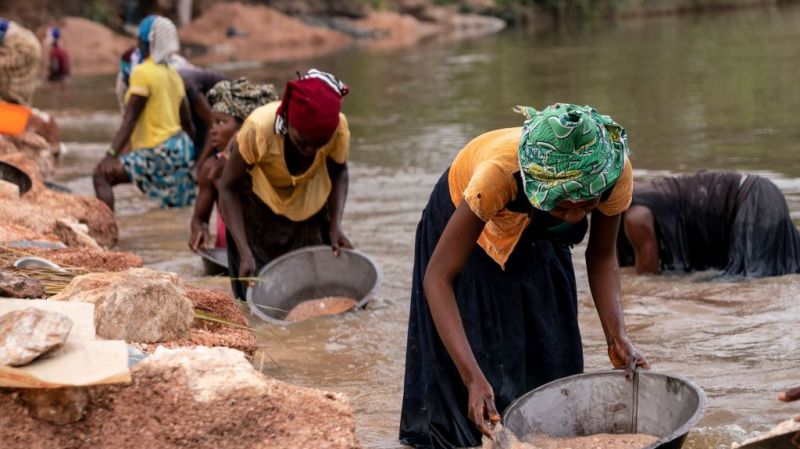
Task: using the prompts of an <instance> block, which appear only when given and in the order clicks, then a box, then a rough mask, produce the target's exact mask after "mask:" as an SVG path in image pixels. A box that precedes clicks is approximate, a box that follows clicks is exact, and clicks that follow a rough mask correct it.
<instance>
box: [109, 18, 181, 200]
mask: <svg viewBox="0 0 800 449" xmlns="http://www.w3.org/2000/svg"><path fill="white" fill-rule="evenodd" d="M179 48H180V44H179V43H178V32H177V30H176V29H175V25H174V24H173V23H172V22H171V21H170V20H169V19H167V18H165V17H160V16H148V17H146V18H145V19H144V20H143V21H142V23H141V24H140V25H139V49H140V50H141V52H142V57H143V58H144V62H142V63H141V64H139V65H137V66H136V67H134V69H133V71H132V72H131V75H130V81H129V88H128V92H127V94H126V100H127V102H126V105H125V114H124V115H123V118H122V124H121V125H120V127H119V130H117V134H116V135H115V136H114V140H112V141H111V149H109V150H108V152H107V153H106V156H105V158H104V159H103V160H102V161H100V163H99V164H98V165H97V167H96V168H95V170H94V175H93V180H94V191H95V195H97V197H98V198H100V199H101V200H103V202H105V203H106V204H108V206H109V207H110V208H111V209H112V210H113V209H114V191H113V190H112V187H113V186H114V185H117V184H124V183H129V182H134V183H136V186H137V187H139V190H141V191H142V192H144V193H145V194H147V196H148V197H149V198H150V199H152V200H155V201H158V202H159V203H160V205H161V206H162V207H184V206H188V205H190V204H191V203H192V202H193V201H194V197H195V188H194V187H195V183H194V177H193V175H192V168H193V167H194V145H193V144H192V140H191V136H192V135H193V134H194V125H192V120H191V113H190V111H189V103H188V102H187V101H186V94H185V90H184V86H183V81H182V80H181V77H180V75H178V72H177V71H176V70H175V68H174V67H172V66H171V65H170V64H169V62H170V57H171V56H172V55H173V54H174V53H175V52H177V51H178V49H179ZM129 141H130V147H128V146H127V145H126V144H127V143H128V142H129ZM123 148H130V150H131V151H123Z"/></svg>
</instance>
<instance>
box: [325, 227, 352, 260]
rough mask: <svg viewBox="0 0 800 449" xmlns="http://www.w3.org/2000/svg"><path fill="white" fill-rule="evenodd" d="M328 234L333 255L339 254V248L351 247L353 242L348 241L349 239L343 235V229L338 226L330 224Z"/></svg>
mask: <svg viewBox="0 0 800 449" xmlns="http://www.w3.org/2000/svg"><path fill="white" fill-rule="evenodd" d="M329 234H330V238H331V248H332V249H333V253H334V254H335V255H337V256H338V255H339V248H349V249H353V244H352V243H350V239H348V238H347V236H346V235H344V231H342V229H341V228H340V227H339V226H334V225H331V228H330V231H329Z"/></svg>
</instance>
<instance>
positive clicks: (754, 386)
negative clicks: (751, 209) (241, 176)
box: [36, 8, 800, 449]
mask: <svg viewBox="0 0 800 449" xmlns="http://www.w3.org/2000/svg"><path fill="white" fill-rule="evenodd" d="M799 40H800V9H796V8H793V9H758V10H751V11H745V12H738V13H731V14H722V15H709V16H698V17H682V18H658V19H648V20H636V21H627V22H621V23H616V24H607V23H600V24H594V25H587V26H585V27H580V28H577V29H570V30H565V31H564V32H560V33H549V32H541V33H533V32H523V31H519V30H510V31H506V32H504V33H502V34H500V35H497V36H491V37H483V38H479V39H474V40H466V41H460V42H429V43H426V44H423V45H421V46H418V47H416V48H413V49H406V50H398V51H392V52H379V51H367V50H362V49H358V48H356V49H353V50H349V51H345V52H341V53H339V54H337V55H334V56H331V57H326V58H319V59H315V60H313V61H307V62H302V63H292V64H278V65H276V64H272V65H268V66H265V67H255V66H253V65H246V64H244V65H242V64H240V65H230V66H228V67H227V69H230V70H231V72H232V73H233V74H244V75H248V76H250V77H253V78H255V79H259V80H269V81H272V82H276V83H278V82H279V81H280V80H282V79H286V78H288V77H290V76H292V75H291V74H292V73H294V71H295V70H303V69H305V68H309V67H319V68H324V69H327V70H331V71H333V72H335V73H337V74H338V75H339V76H340V77H341V78H342V79H343V80H345V81H346V82H348V83H349V84H350V85H351V88H352V93H351V94H350V96H348V97H347V99H346V100H345V102H344V104H345V112H346V113H347V115H348V118H349V121H350V124H351V131H352V136H353V137H352V162H351V176H350V179H351V187H350V196H349V200H348V204H347V210H346V214H345V215H346V216H345V223H346V230H347V232H348V234H349V236H350V237H351V239H352V240H353V241H354V242H355V244H356V245H357V246H358V247H359V248H360V249H361V250H363V251H365V252H367V253H369V254H370V255H372V256H374V257H375V259H376V260H377V261H378V262H379V263H380V264H381V265H382V267H383V270H384V274H385V276H384V283H383V287H382V289H381V292H380V293H381V297H380V298H379V299H378V300H376V301H374V302H372V303H371V304H370V306H369V307H368V310H366V311H363V312H358V313H350V314H345V315H343V316H339V317H333V318H328V317H324V318H318V319H314V320H309V321H306V322H302V323H298V324H296V325H293V326H289V327H285V328H282V327H273V326H270V327H269V328H268V330H269V332H270V333H271V335H272V336H271V337H270V338H268V339H266V340H264V341H262V342H261V344H262V345H263V349H262V353H263V354H265V356H264V357H258V358H257V360H256V362H257V364H258V365H259V367H261V369H263V371H264V372H266V373H267V374H269V375H272V376H275V377H277V378H279V379H282V380H285V381H288V382H292V383H296V384H300V385H305V386H311V387H317V388H323V389H328V390H333V391H339V392H343V393H346V394H347V395H349V396H350V397H351V398H352V403H353V405H354V407H355V410H356V414H357V421H358V433H359V437H360V439H361V441H362V442H363V443H364V445H365V446H367V447H370V448H395V447H399V444H398V443H397V441H396V436H397V427H398V421H399V411H400V401H401V397H402V381H403V364H404V356H405V339H406V322H407V315H408V297H409V289H410V283H411V265H412V258H413V241H414V230H415V227H416V224H417V220H418V219H419V216H420V212H421V210H422V208H423V207H424V205H425V202H426V200H427V197H428V195H429V193H430V189H431V188H432V186H433V184H434V183H435V181H436V179H437V178H438V176H439V175H440V173H441V172H442V171H443V170H444V169H445V167H446V166H447V164H448V163H449V161H450V160H451V158H452V157H453V155H454V154H455V153H456V152H457V151H458V149H459V148H460V147H461V146H462V145H463V144H465V143H466V142H467V141H468V140H469V139H470V138H471V137H473V136H475V135H477V134H479V133H481V132H483V131H486V130H490V129H493V128H498V127H506V126H517V125H518V124H519V118H518V117H517V116H516V115H515V114H513V113H512V112H511V107H512V106H513V105H515V104H520V103H522V104H531V105H536V106H542V105H545V104H547V103H550V102H555V101H570V102H581V103H588V104H592V105H594V106H596V107H597V108H598V109H599V110H600V111H602V112H607V113H610V114H612V115H613V117H614V118H615V119H616V120H617V121H619V122H620V123H622V124H624V125H625V126H626V127H627V129H628V131H629V135H630V143H631V148H632V149H633V160H634V165H635V167H636V172H635V173H636V176H637V178H638V179H647V178H650V177H652V176H656V175H659V174H664V173H679V172H688V171H693V170H696V169H699V168H703V167H707V168H718V169H731V170H748V171H757V172H759V173H761V174H764V175H765V176H768V177H770V178H772V179H773V180H775V182H776V183H777V184H778V185H779V186H780V187H781V188H782V189H783V191H784V192H785V193H786V194H787V197H788V199H789V203H790V208H791V210H792V213H793V215H794V217H795V218H800V148H799V147H800V143H798V136H800V131H798V129H799V128H798V119H797V114H796V113H795V112H794V111H795V110H796V107H797V104H798V101H800V83H797V73H798V70H800V46H798V45H797V42H798V41H799ZM279 86H280V84H279ZM36 101H37V104H38V106H39V107H42V108H44V109H46V110H49V111H52V112H54V113H55V114H57V116H58V119H59V121H60V123H61V126H62V130H63V134H64V137H65V140H66V141H67V144H68V146H69V148H70V153H69V154H68V155H67V156H66V157H65V158H64V160H63V163H62V164H61V167H60V169H59V175H58V180H59V181H62V182H65V183H66V184H67V185H69V186H70V187H72V188H73V189H75V190H76V191H78V192H82V193H91V192H92V187H91V180H90V176H89V174H90V172H91V168H92V166H93V164H94V162H95V161H96V160H98V159H99V158H100V157H101V156H102V154H103V152H104V151H105V149H106V148H107V147H108V142H109V140H110V138H111V136H112V135H113V132H114V130H115V127H116V126H117V124H118V121H119V119H118V111H117V110H116V103H115V101H116V100H115V97H114V83H113V77H109V76H100V77H88V78H77V79H74V80H72V83H71V85H70V86H69V87H68V88H66V89H61V88H58V89H56V88H50V87H45V88H43V89H42V90H40V91H39V92H38V93H37V100H36ZM116 191H117V195H118V198H119V199H118V202H117V205H118V206H117V207H118V214H119V220H120V229H121V240H120V244H119V249H120V250H125V251H133V252H136V253H137V254H139V255H141V256H142V257H143V258H144V260H145V263H146V264H147V265H148V266H150V267H153V268H157V269H165V270H171V271H175V272H178V273H180V274H181V275H183V276H186V277H188V278H191V279H193V280H194V281H195V282H198V283H201V284H205V285H220V286H224V285H225V281H224V280H220V279H208V278H202V264H201V262H200V259H199V258H198V257H197V256H195V255H193V254H192V253H191V252H190V251H189V250H188V248H187V245H186V240H187V238H188V230H189V217H190V211H189V210H188V209H186V210H180V211H163V210H159V209H156V208H155V207H154V206H153V204H151V203H149V202H148V201H147V200H145V199H144V198H143V197H142V196H141V195H139V194H138V193H137V192H136V191H135V190H134V189H132V188H130V187H121V188H118V189H116ZM583 250H584V248H583V247H581V246H578V247H576V248H575V249H574V252H573V254H574V260H575V266H576V272H577V277H578V287H579V297H580V303H581V307H580V322H581V329H582V332H583V341H584V352H585V356H586V357H585V358H586V369H587V370H597V369H606V368H608V367H609V364H608V360H607V357H606V355H605V343H604V339H603V336H602V331H601V328H600V325H599V321H598V319H597V315H596V313H595V311H594V308H593V306H592V303H591V300H590V297H589V294H588V285H587V282H586V275H585V263H584V261H583V257H582V254H583ZM623 288H624V298H623V302H624V307H625V317H626V320H627V323H628V332H629V334H630V335H631V338H632V339H633V341H634V342H635V343H636V344H637V345H638V347H639V349H641V350H642V351H643V352H644V353H645V354H646V355H647V356H648V358H649V360H650V362H651V363H652V364H653V366H654V368H655V369H658V370H660V371H664V372H672V373H678V374H681V375H684V376H686V377H688V378H690V379H692V380H694V381H695V382H697V383H698V384H699V385H700V386H702V387H703V388H704V389H705V391H706V393H707V395H708V398H709V407H708V410H707V412H706V414H705V416H704V418H703V419H702V421H700V423H699V425H698V426H697V427H696V428H695V429H694V430H693V431H692V433H691V434H690V436H689V439H688V442H687V444H686V446H685V447H687V448H698V449H700V448H702V449H712V448H722V447H728V445H729V444H730V443H731V442H732V441H741V440H743V439H744V438H746V437H747V436H749V435H750V434H751V433H752V432H757V431H764V430H766V429H768V428H769V427H770V426H771V425H772V424H775V423H778V422H780V421H782V420H784V419H785V418H787V417H789V416H790V415H792V414H793V413H798V412H800V404H798V405H786V404H781V403H779V402H778V401H777V399H776V398H775V397H776V395H777V393H778V391H780V390H781V389H783V388H785V387H787V386H790V385H793V384H800V370H798V366H800V344H799V343H798V341H799V340H798V336H800V334H799V333H798V328H797V319H798V318H797V317H798V316H800V276H784V277H780V278H771V279H760V280H748V281H743V282H732V281H729V280H721V279H719V278H717V277H716V276H715V273H698V274H694V275H690V276H683V275H669V276H662V277H635V276H632V275H631V273H630V271H627V270H626V271H624V272H623Z"/></svg>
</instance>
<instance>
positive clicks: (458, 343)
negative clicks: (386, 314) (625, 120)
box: [400, 104, 649, 448]
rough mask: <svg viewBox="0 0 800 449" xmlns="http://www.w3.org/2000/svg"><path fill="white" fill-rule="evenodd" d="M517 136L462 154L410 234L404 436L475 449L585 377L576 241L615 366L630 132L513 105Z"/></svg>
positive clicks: (619, 363) (485, 138)
mask: <svg viewBox="0 0 800 449" xmlns="http://www.w3.org/2000/svg"><path fill="white" fill-rule="evenodd" d="M518 111H519V112H522V113H523V114H524V115H525V116H526V120H525V122H524V125H523V127H522V128H508V129H501V130H497V131H492V132H489V133H486V134H483V135H481V136H478V137H477V138H475V139H474V140H473V141H472V142H470V143H469V144H467V146H466V147H464V149H462V150H461V151H460V152H459V153H458V155H457V156H456V158H455V160H454V161H453V163H452V164H451V166H450V168H449V169H448V170H447V171H445V173H444V174H443V175H442V177H441V179H440V180H439V182H438V183H437V184H436V186H435V187H434V189H433V193H432V194H431V197H430V199H429V201H428V205H427V207H426V208H425V210H424V211H423V212H422V219H421V221H420V223H419V225H418V227H417V237H416V247H415V254H414V272H413V283H412V291H411V312H410V316H409V324H408V344H407V347H406V374H405V386H404V394H403V407H402V415H401V422H400V439H401V441H403V442H404V443H406V444H411V445H414V446H416V447H422V448H431V447H432V448H453V447H472V446H477V445H479V444H480V441H481V440H480V437H481V433H484V434H487V435H488V428H487V425H486V421H492V422H495V421H498V420H499V419H500V417H499V414H498V412H497V411H498V410H503V409H504V408H505V407H506V406H508V405H509V403H510V402H511V401H513V400H514V399H516V398H517V397H519V396H521V395H522V394H524V393H525V392H527V391H529V390H531V389H533V388H536V387H538V386H540V385H543V384H545V383H547V382H550V381H552V380H554V379H558V378H561V377H565V376H569V375H572V374H577V373H580V372H582V371H583V347H582V344H581V336H580V331H579V329H578V304H577V292H576V286H575V274H574V271H573V267H572V256H571V252H570V247H571V245H574V244H576V243H578V242H580V241H581V240H582V239H583V237H584V235H585V233H586V231H587V229H588V227H589V225H588V220H587V216H588V215H590V214H591V217H592V220H591V229H590V230H589V244H588V247H587V250H586V265H587V271H588V275H589V286H590V288H591V292H592V296H593V298H594V302H595V305H596V307H597V311H598V314H599V316H600V321H601V323H602V325H603V331H604V332H605V336H606V341H607V343H608V355H609V358H610V359H611V362H612V364H613V365H614V366H615V367H618V368H623V367H624V368H625V369H626V370H627V372H628V373H630V372H632V371H633V370H634V369H635V367H637V366H640V367H644V368H649V364H648V362H647V360H645V358H644V357H643V356H642V355H641V354H640V353H639V351H638V350H637V349H636V348H635V347H634V346H633V344H632V343H631V342H630V341H629V340H628V336H627V334H626V331H625V323H624V320H623V316H622V307H621V305H620V282H619V267H618V266H617V258H616V252H615V244H616V238H617V229H618V228H619V223H620V214H621V213H622V212H623V211H624V210H625V209H626V208H627V207H628V204H629V203H630V201H631V191H632V186H633V182H632V167H631V164H630V162H629V160H628V149H627V139H626V136H625V130H624V129H623V128H622V127H621V126H620V125H618V124H617V123H615V122H614V121H613V120H612V119H611V118H610V117H608V116H604V115H600V114H599V113H598V112H597V111H595V110H594V109H592V108H590V107H588V106H576V105H571V104H555V105H552V106H549V107H547V108H546V109H544V110H543V111H537V110H534V109H533V108H527V107H520V108H518Z"/></svg>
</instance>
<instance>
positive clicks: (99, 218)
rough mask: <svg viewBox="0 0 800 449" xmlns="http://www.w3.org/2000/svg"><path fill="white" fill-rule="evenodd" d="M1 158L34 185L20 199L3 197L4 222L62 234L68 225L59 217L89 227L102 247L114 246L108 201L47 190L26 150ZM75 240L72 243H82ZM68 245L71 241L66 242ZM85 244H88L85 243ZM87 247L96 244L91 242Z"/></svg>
mask: <svg viewBox="0 0 800 449" xmlns="http://www.w3.org/2000/svg"><path fill="white" fill-rule="evenodd" d="M0 161H3V162H6V163H9V164H12V165H14V166H15V167H17V168H19V169H20V170H22V171H23V172H25V173H26V174H27V175H28V176H30V178H31V181H32V184H33V186H32V187H31V189H30V190H29V191H28V192H27V193H25V194H24V195H22V197H20V198H18V199H14V198H0V215H2V217H3V221H4V223H12V224H15V225H18V226H22V227H25V228H28V229H30V230H32V231H34V232H36V233H38V234H42V235H51V234H56V235H57V234H58V233H57V232H56V231H57V227H59V226H60V228H59V229H58V231H59V232H61V233H62V234H63V235H70V234H65V233H64V231H65V228H64V226H63V223H62V225H58V221H59V220H67V221H68V222H70V223H79V224H83V225H85V226H86V228H87V229H88V234H89V236H91V237H92V239H93V240H94V241H96V242H97V243H98V244H99V245H101V246H103V247H110V246H114V244H116V242H117V237H118V228H117V222H116V219H115V218H114V212H113V211H112V210H111V209H109V208H108V206H106V204H105V203H103V202H102V201H100V200H98V199H97V198H95V197H93V196H82V195H73V194H70V193H63V192H57V191H55V190H52V189H48V188H47V187H46V186H45V185H44V178H43V175H42V173H41V171H40V170H39V168H38V166H37V165H36V162H35V161H34V160H32V159H31V158H30V157H28V156H26V155H25V154H23V153H11V154H4V155H0ZM81 241H82V240H81V239H74V240H72V241H71V242H72V243H73V244H76V242H81ZM64 243H66V244H69V243H68V242H64ZM82 246H86V245H82ZM88 246H90V247H91V246H93V245H91V244H89V245H88Z"/></svg>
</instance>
